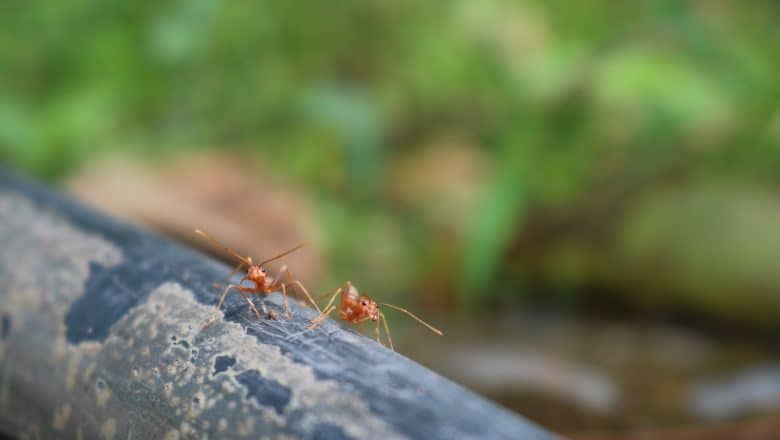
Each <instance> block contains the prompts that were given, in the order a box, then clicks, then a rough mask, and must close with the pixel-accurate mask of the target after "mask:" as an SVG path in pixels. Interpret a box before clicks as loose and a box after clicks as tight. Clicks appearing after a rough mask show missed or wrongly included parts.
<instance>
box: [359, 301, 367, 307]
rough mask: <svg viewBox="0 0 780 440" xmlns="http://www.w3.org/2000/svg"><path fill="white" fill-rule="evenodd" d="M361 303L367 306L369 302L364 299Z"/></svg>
mask: <svg viewBox="0 0 780 440" xmlns="http://www.w3.org/2000/svg"><path fill="white" fill-rule="evenodd" d="M360 304H363V305H364V306H367V305H368V302H366V301H365V300H363V301H360Z"/></svg>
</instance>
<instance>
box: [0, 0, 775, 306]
mask: <svg viewBox="0 0 780 440" xmlns="http://www.w3.org/2000/svg"><path fill="white" fill-rule="evenodd" d="M1 8H2V13H1V14H0V66H2V68H0V91H1V92H2V93H0V159H2V160H3V161H4V162H6V163H10V164H13V166H15V167H18V168H21V169H24V170H27V171H29V172H32V173H34V174H37V175H39V176H43V177H45V178H48V179H52V180H57V179H60V178H62V177H63V176H65V175H67V174H68V173H72V172H74V171H75V170H77V169H78V167H79V166H80V165H81V164H83V163H84V162H86V161H89V160H91V159H92V158H93V157H95V153H96V152H97V151H101V152H105V151H115V150H120V149H122V150H134V151H137V152H138V153H139V154H141V155H144V156H145V157H156V156H158V155H159V154H160V152H161V151H173V152H176V151H179V150H183V151H190V150H191V149H198V148H204V149H205V148H215V147H219V148H225V149H234V150H235V151H236V152H237V153H238V154H247V155H250V156H251V157H256V158H257V160H266V161H271V163H272V164H273V166H274V167H276V168H277V169H278V170H280V172H281V173H284V174H287V175H289V176H291V177H293V178H295V179H297V180H299V181H301V182H304V183H305V184H306V185H308V187H309V188H311V191H312V193H313V194H315V195H316V196H317V200H319V204H320V207H321V215H322V219H321V222H322V226H323V230H324V231H326V232H327V237H326V240H327V242H328V245H329V249H328V250H329V252H330V255H331V257H332V258H333V261H334V265H335V267H337V268H339V267H340V268H342V269H341V270H346V269H345V268H347V267H350V268H352V271H354V272H359V271H360V270H365V271H366V272H367V273H368V275H367V278H369V279H370V281H368V283H369V284H370V285H372V286H373V287H374V288H378V289H380V290H388V291H394V290H398V289H401V288H404V287H405V288H409V287H420V288H432V289H434V290H435V289H436V288H438V289H439V290H441V291H454V292H456V293H457V294H458V295H460V296H459V298H460V299H461V300H472V299H475V298H478V297H479V296H478V295H479V294H482V293H487V292H495V290H494V287H495V286H496V285H497V281H498V280H503V281H505V282H511V280H514V281H517V280H518V279H519V278H517V277H518V276H519V277H521V278H522V277H523V276H524V275H523V274H522V272H523V270H525V269H520V270H517V267H518V264H514V263H513V261H515V262H516V260H514V258H515V257H513V255H514V251H513V250H512V249H513V247H514V246H515V245H516V244H517V243H518V241H519V242H522V236H523V234H524V232H523V231H525V227H526V225H527V224H528V223H529V222H530V219H533V218H535V217H537V216H540V215H541V216H542V218H543V217H544V216H543V215H542V214H544V213H545V212H547V211H549V210H563V211H564V212H566V209H567V207H574V206H582V205H586V206H590V205H592V206H593V209H594V210H596V211H597V214H593V215H594V218H598V216H599V215H601V216H605V215H606V216H609V215H610V213H613V214H615V215H619V214H620V213H626V212H627V211H630V210H631V209H630V206H631V203H632V200H633V198H634V197H639V196H640V195H642V194H644V193H646V192H652V191H654V190H656V189H657V190H659V191H661V190H667V189H668V187H669V186H670V185H671V186H678V187H679V186H685V187H687V186H688V185H694V184H698V183H700V182H707V183H712V182H715V183H722V184H723V185H725V186H729V185H731V184H732V183H733V182H739V183H740V185H742V187H744V188H747V189H746V190H745V191H746V192H747V193H750V194H752V192H753V189H752V188H756V187H758V188H761V190H762V191H770V192H773V193H775V194H776V191H777V189H778V188H780V106H779V105H778V104H780V81H778V78H780V32H778V25H777V23H778V22H779V21H778V20H779V19H780V7H779V6H778V4H777V3H776V2H773V1H754V2H737V1H717V2H716V1H713V2H707V1H690V2H686V1H670V0H659V1H651V2H622V1H616V0H612V1H607V0H596V1H591V2H571V1H568V0H548V1H508V0H507V1H504V0H490V1H480V2H474V1H451V2H450V1H448V2H444V1H427V2H419V1H403V0H402V1H381V0H377V1H344V0H342V1H331V2H327V4H325V3H318V4H311V3H307V4H301V3H298V2H271V1H257V2H244V1H227V2H224V1H216V0H187V1H169V2H157V1H136V2H119V1H94V0H75V1H69V2H60V1H51V0H49V1H41V2H35V3H31V4H10V3H8V2H6V3H5V4H4V5H3V6H1ZM442 135H446V136H444V137H446V138H448V139H452V138H455V139H459V141H458V142H461V143H462V144H465V145H466V148H467V149H471V150H473V151H475V152H476V153H475V154H477V156H476V157H481V158H484V160H485V162H486V163H487V171H486V172H485V173H484V174H483V175H482V177H480V178H477V179H475V180H474V181H471V182H459V181H458V180H457V179H455V180H454V181H453V182H452V187H453V188H454V187H457V186H458V185H465V186H468V185H471V186H473V187H474V188H475V189H476V192H475V194H476V196H474V197H473V198H472V201H471V202H470V203H465V204H464V205H458V207H462V208H463V209H462V210H458V209H454V210H453V211H447V210H446V209H445V211H444V212H445V213H446V215H444V216H442V215H438V214H435V213H432V212H433V211H434V210H435V209H437V207H439V206H440V205H441V204H444V205H446V204H447V203H448V202H447V200H446V198H447V197H446V195H444V196H441V195H439V197H438V198H431V199H428V200H423V201H422V202H419V201H417V202H410V201H409V200H410V199H413V200H416V199H414V197H405V196H404V195H402V196H400V197H390V196H388V194H391V193H393V191H394V190H393V188H394V187H395V185H396V184H397V179H401V178H403V177H404V175H403V174H400V175H399V174H398V173H394V172H393V170H394V164H397V163H399V162H403V161H404V160H407V159H408V160H414V157H415V156H416V155H417V154H418V151H420V150H421V149H423V148H424V147H425V146H426V145H427V144H429V143H430V142H432V140H433V139H438V138H439V137H441V136H442ZM455 143H457V142H455ZM445 157H446V155H445ZM456 177H457V176H456ZM419 191H421V192H425V191H426V188H419ZM615 194H618V196H615ZM407 195H408V194H407ZM737 198H739V197H737ZM603 199H608V202H606V203H601V201H603ZM730 200H733V198H728V197H727V198H725V199H724V201H723V203H724V205H723V207H724V209H726V210H727V211H728V210H730V209H731V208H730V206H731V205H728V204H727V203H729V201H730ZM670 203H671V202H670ZM615 204H617V205H619V206H618V207H615ZM601 206H608V207H609V209H608V210H607V211H598V209H600V208H599V207H601ZM627 206H628V207H627ZM660 206H663V205H658V204H653V205H652V210H651V212H650V214H648V216H650V217H652V216H653V215H655V214H653V213H654V212H657V210H658V209H662V208H661V207H660ZM445 208H446V207H445ZM642 209H645V208H642ZM646 209H651V208H646ZM734 209H737V207H735V208H734ZM674 212H677V211H674ZM540 213H542V214H540ZM629 214H630V213H629ZM629 214H626V215H627V216H628V218H629V220H626V222H628V223H626V224H625V225H623V222H622V221H621V220H611V221H607V222H605V223H608V224H611V223H615V225H613V226H611V229H610V230H611V231H613V233H612V235H610V238H609V240H610V241H612V240H617V241H620V240H622V238H621V237H635V236H636V234H640V235H641V230H642V228H645V227H646V226H643V224H644V223H643V222H641V221H639V222H637V221H635V220H631V219H634V218H635V217H633V216H632V215H633V214H631V215H629ZM458 216H460V217H463V219H462V220H461V219H454V217H458ZM661 217H662V218H661V219H659V220H658V223H657V224H658V225H661V226H659V227H663V228H669V229H670V230H677V229H678V228H677V227H676V226H674V224H672V223H669V222H668V221H667V220H664V218H665V217H663V215H661ZM647 221H649V220H647ZM634 224H639V226H636V227H637V228H638V229H637V231H640V232H637V231H626V228H630V227H631V225H634ZM656 226H657V225H656V224H653V225H650V226H649V228H650V230H651V231H656V229H654V228H655V227H656ZM763 226H765V227H769V226H770V225H763ZM694 229H695V228H694ZM583 231H584V232H578V234H580V233H588V231H590V230H589V229H587V228H584V229H583ZM773 232H774V231H760V233H762V234H771V233H773ZM594 233H595V232H594ZM757 233H759V232H757ZM653 234H654V232H648V233H647V234H645V235H643V237H645V238H641V237H640V238H638V239H636V238H631V239H630V240H629V241H630V243H631V245H630V246H629V245H626V246H629V248H630V249H634V250H635V249H636V246H639V247H641V246H643V245H642V243H643V241H642V240H649V239H650V238H647V237H653ZM574 235H575V236H576V235H577V234H574ZM377 237H378V238H377ZM665 237H667V236H666V235H665ZM566 240H567V239H566V238H564V239H563V241H564V242H566V243H567V244H566V245H565V246H564V248H565V249H572V248H576V249H578V250H575V251H572V252H568V251H567V252H563V253H559V254H560V255H564V254H565V255H567V256H566V257H562V258H561V259H556V258H553V257H550V258H547V257H545V258H537V259H534V258H533V256H531V257H528V256H525V257H523V258H525V259H526V260H527V259H528V258H530V259H531V260H532V261H531V262H530V263H529V264H528V267H530V268H537V269H533V270H538V272H540V273H551V274H553V275H551V277H552V278H556V277H560V278H561V279H563V280H564V281H565V280H571V282H572V283H574V284H576V285H580V286H582V285H586V284H588V283H590V282H593V280H594V279H595V280H596V282H598V283H604V284H610V283H611V281H610V280H611V279H612V278H618V279H622V278H623V275H622V274H618V275H614V277H612V276H604V275H603V273H604V272H607V273H609V268H600V269H598V270H596V269H593V267H592V266H593V264H591V263H588V262H587V261H586V262H585V263H581V262H579V261H580V260H581V259H584V260H588V259H589V258H591V257H592V258H602V257H603V258H604V260H603V261H608V262H614V260H615V259H618V260H619V261H625V260H620V255H623V254H621V252H622V251H620V249H623V246H624V245H623V244H621V243H618V244H616V245H615V248H614V249H618V250H615V254H614V255H613V254H611V253H610V252H612V251H611V250H609V249H613V248H611V247H609V246H611V245H609V241H608V242H606V244H605V245H604V246H606V247H607V248H608V250H607V251H605V252H607V253H608V254H609V255H611V256H604V255H602V254H601V253H599V252H591V251H590V250H589V249H590V248H587V247H585V248H582V247H578V246H579V245H578V244H577V243H579V242H578V241H577V240H579V239H578V238H576V237H575V239H572V240H573V241H566ZM659 240H661V239H660V238H659ZM675 240H680V241H683V242H684V241H685V240H686V238H685V237H678V238H676V239H675ZM661 241H662V240H661ZM705 241H706V240H705ZM402 243H403V244H402ZM572 243H574V244H572ZM676 243H677V244H678V245H679V243H680V242H679V241H677V242H676ZM367 245H371V246H372V248H373V250H367V249H366V247H367ZM631 246H633V247H631ZM583 249H584V250H583ZM643 249H644V248H643ZM700 249H706V246H704V247H703V248H700ZM602 251H603V249H602ZM372 252H373V254H372ZM520 252H521V253H522V250H521V251H520ZM632 252H634V251H632ZM670 252H678V251H677V250H674V251H670ZM679 252H684V251H679ZM725 252H726V254H728V253H729V252H730V251H729V250H726V251H725ZM366 254H370V255H374V254H375V256H374V257H371V256H370V255H369V257H366ZM540 254H544V252H540ZM572 255H580V257H572ZM615 255H617V256H615ZM751 255H752V254H751ZM524 261H525V260H524ZM507 263H508V264H507ZM376 264H381V265H385V266H384V267H388V266H390V267H391V269H389V272H388V271H387V270H385V269H384V268H383V269H381V270H377V269H376V266H374V265H376ZM610 264H611V263H610ZM719 264H720V263H719ZM619 266H620V265H619V264H618V265H617V266H615V267H619ZM770 266H771V265H770ZM372 267H373V268H372ZM356 268H358V270H356ZM708 268H709V266H708V267H706V268H704V271H705V272H706V270H707V269H708ZM680 270H687V269H680ZM690 270H694V269H693V268H691V269H690ZM766 270H770V269H769V268H767V269H766ZM594 271H595V272H597V273H598V276H592V275H589V274H592V272H594ZM672 272H674V271H672ZM556 274H557V275H556ZM525 275H527V274H525ZM670 276H672V275H670ZM700 277H705V278H706V276H704V275H703V274H701V275H700ZM764 278H766V277H764ZM388 280H389V281H388ZM507 280H509V281H507ZM553 281H555V280H553ZM553 284H555V283H553ZM563 284H566V283H563ZM507 285H508V286H517V285H519V284H511V283H510V284H504V286H507ZM685 285H686V284H684V283H683V286H682V287H680V288H681V289H685ZM666 287H668V288H674V287H676V285H675V284H674V283H672V285H671V287H670V286H666ZM504 290H505V291H506V292H500V293H499V294H503V293H507V294H511V295H514V294H515V293H516V291H517V289H515V288H514V287H509V288H505V289H504Z"/></svg>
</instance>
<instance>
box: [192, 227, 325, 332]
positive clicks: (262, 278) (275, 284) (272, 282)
mask: <svg viewBox="0 0 780 440" xmlns="http://www.w3.org/2000/svg"><path fill="white" fill-rule="evenodd" d="M195 233H196V234H198V235H200V236H201V237H203V238H205V239H206V240H208V241H210V242H211V243H213V244H214V245H216V246H217V247H219V248H220V249H223V250H224V251H226V252H227V253H229V254H230V255H232V256H233V257H234V258H236V259H237V260H238V261H239V263H238V266H236V267H235V269H233V271H232V272H230V275H228V280H229V279H230V278H231V277H232V276H233V275H234V274H235V273H236V272H238V271H239V270H241V268H243V267H244V266H246V268H247V269H246V274H245V275H244V277H243V278H241V281H239V282H238V284H228V285H227V286H225V288H224V290H222V294H221V295H220V297H219V302H218V303H217V312H219V310H220V308H221V307H222V303H223V302H224V301H225V297H227V294H228V292H230V291H231V290H235V291H237V292H238V293H239V294H241V296H242V297H243V298H244V299H245V300H246V302H247V304H249V308H250V309H251V310H252V311H253V312H255V316H257V317H258V318H260V312H258V311H257V308H256V307H255V304H254V303H253V302H252V300H251V299H249V295H268V294H270V293H272V292H276V291H278V290H280V289H281V291H282V298H283V299H284V313H285V314H286V315H287V319H291V318H290V310H289V309H288V307H287V286H296V287H299V288H300V289H301V291H303V293H304V294H305V295H306V298H308V299H309V301H310V302H311V304H312V305H313V306H314V308H315V309H316V310H317V312H320V308H319V306H317V303H316V302H314V300H313V299H312V297H311V295H309V292H308V291H307V290H306V288H305V287H303V284H302V283H301V282H300V281H298V280H297V279H295V278H293V276H292V274H291V273H290V271H289V270H288V269H287V266H282V267H281V269H279V272H278V275H277V276H275V277H272V276H271V275H268V273H267V272H266V270H265V268H263V266H264V265H266V264H268V263H270V262H271V261H274V260H278V259H279V258H282V257H284V256H286V255H288V254H291V253H293V252H295V251H297V250H298V249H300V248H302V247H303V246H304V243H301V244H299V245H297V246H295V247H293V248H291V249H289V250H286V251H284V252H282V253H281V254H279V255H276V256H274V257H271V258H268V259H267V260H264V261H262V262H260V263H258V264H254V263H253V262H252V257H244V256H242V255H239V254H238V253H236V252H235V251H234V250H233V249H230V248H229V247H227V246H225V245H223V244H222V243H220V242H218V241H217V240H215V239H214V238H212V237H211V236H210V235H208V234H206V233H205V232H203V231H201V230H200V229H196V230H195ZM282 275H284V276H285V278H286V279H287V282H286V283H285V282H282ZM244 281H249V282H251V283H254V286H243V285H242V283H243V282H244ZM262 308H263V312H265V311H266V308H265V304H263V305H262ZM269 316H271V317H272V316H274V315H271V314H269ZM216 318H217V317H216V316H215V317H214V318H212V319H210V320H209V321H207V322H206V323H205V324H204V325H203V327H204V328H205V327H208V326H209V325H211V324H212V323H213V322H214V320H215V319H216Z"/></svg>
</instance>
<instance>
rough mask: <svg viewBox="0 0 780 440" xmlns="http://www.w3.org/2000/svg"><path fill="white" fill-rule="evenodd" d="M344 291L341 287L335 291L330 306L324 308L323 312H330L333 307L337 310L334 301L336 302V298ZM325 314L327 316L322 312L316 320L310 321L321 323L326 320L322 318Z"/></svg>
mask: <svg viewBox="0 0 780 440" xmlns="http://www.w3.org/2000/svg"><path fill="white" fill-rule="evenodd" d="M343 290H344V289H343V288H341V287H339V288H338V289H336V290H334V291H333V296H331V297H330V301H328V304H327V305H326V306H325V308H324V309H323V310H328V309H330V308H331V307H333V309H334V310H335V309H336V306H334V305H333V301H335V300H336V297H337V296H338V295H339V294H340V293H341V292H342V291H343ZM332 311H333V310H331V312H332ZM324 314H325V313H324V312H320V314H319V315H318V316H317V317H316V318H314V319H311V320H310V321H311V322H314V321H321V320H322V319H324V318H322V316H323V315H324Z"/></svg>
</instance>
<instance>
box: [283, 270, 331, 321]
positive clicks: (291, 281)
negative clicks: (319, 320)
mask: <svg viewBox="0 0 780 440" xmlns="http://www.w3.org/2000/svg"><path fill="white" fill-rule="evenodd" d="M282 273H283V274H284V275H285V278H286V279H287V285H288V286H289V285H293V284H294V285H295V286H296V287H299V288H300V289H301V290H302V291H303V293H304V295H306V298H308V300H309V302H310V303H311V304H312V305H313V306H314V309H315V310H317V313H322V310H320V307H319V306H318V305H317V303H316V302H315V301H314V299H313V298H312V297H311V295H309V291H308V290H306V288H305V287H304V286H303V283H301V282H300V281H299V280H298V279H296V278H294V277H293V275H292V273H291V272H290V269H288V268H287V266H282V268H281V269H279V275H281V274H282Z"/></svg>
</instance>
